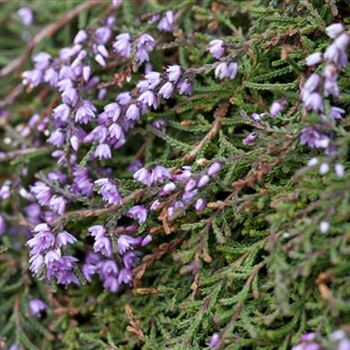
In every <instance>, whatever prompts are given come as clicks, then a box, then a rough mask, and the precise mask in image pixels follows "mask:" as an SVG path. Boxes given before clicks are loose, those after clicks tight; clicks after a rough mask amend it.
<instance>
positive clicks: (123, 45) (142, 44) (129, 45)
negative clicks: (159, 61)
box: [113, 33, 156, 64]
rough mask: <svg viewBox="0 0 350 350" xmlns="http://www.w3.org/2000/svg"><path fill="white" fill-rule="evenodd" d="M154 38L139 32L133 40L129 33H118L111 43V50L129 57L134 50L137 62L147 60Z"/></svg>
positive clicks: (153, 46) (140, 62)
mask: <svg viewBox="0 0 350 350" xmlns="http://www.w3.org/2000/svg"><path fill="white" fill-rule="evenodd" d="M155 44H156V42H155V40H154V38H153V37H152V36H151V35H149V34H147V33H144V34H141V35H139V36H138V37H136V38H135V39H134V40H133V38H132V36H131V35H130V34H129V33H122V34H119V35H118V36H117V37H116V38H115V41H114V43H113V50H114V52H116V53H117V54H118V55H119V56H121V57H124V58H130V57H131V54H132V52H133V51H134V50H135V52H136V54H135V56H136V59H137V62H138V63H139V64H142V63H144V62H148V61H149V52H150V51H152V50H153V49H154V48H155Z"/></svg>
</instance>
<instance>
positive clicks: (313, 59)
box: [305, 52, 322, 66]
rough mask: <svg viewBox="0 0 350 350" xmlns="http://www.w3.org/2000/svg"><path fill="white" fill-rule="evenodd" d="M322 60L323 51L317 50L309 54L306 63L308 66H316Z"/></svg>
mask: <svg viewBox="0 0 350 350" xmlns="http://www.w3.org/2000/svg"><path fill="white" fill-rule="evenodd" d="M321 61H322V53H321V52H315V53H313V54H311V55H309V56H307V57H306V59H305V63H306V65H308V66H315V65H316V64H319V63H320V62H321Z"/></svg>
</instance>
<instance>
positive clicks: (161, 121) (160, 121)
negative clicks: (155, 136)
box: [152, 119, 167, 130]
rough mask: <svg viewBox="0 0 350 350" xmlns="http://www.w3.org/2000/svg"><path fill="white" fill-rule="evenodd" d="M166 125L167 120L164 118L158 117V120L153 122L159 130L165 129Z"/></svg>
mask: <svg viewBox="0 0 350 350" xmlns="http://www.w3.org/2000/svg"><path fill="white" fill-rule="evenodd" d="M166 125H167V122H166V120H164V119H156V120H153V122H152V126H153V127H154V128H156V129H158V130H164V129H165V127H166Z"/></svg>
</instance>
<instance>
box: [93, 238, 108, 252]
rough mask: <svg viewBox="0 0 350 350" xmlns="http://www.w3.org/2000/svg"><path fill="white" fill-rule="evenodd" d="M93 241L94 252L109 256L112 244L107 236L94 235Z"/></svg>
mask: <svg viewBox="0 0 350 350" xmlns="http://www.w3.org/2000/svg"><path fill="white" fill-rule="evenodd" d="M95 238H96V240H95V243H94V252H95V253H98V252H100V253H101V254H102V255H104V256H107V257H109V256H111V255H112V245H111V242H110V240H109V238H108V237H106V236H102V237H98V236H96V237H95Z"/></svg>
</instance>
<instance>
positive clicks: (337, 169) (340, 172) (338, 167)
mask: <svg viewBox="0 0 350 350" xmlns="http://www.w3.org/2000/svg"><path fill="white" fill-rule="evenodd" d="M335 174H336V175H337V176H338V177H343V176H344V175H345V167H344V165H343V164H340V163H337V164H336V165H335Z"/></svg>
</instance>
